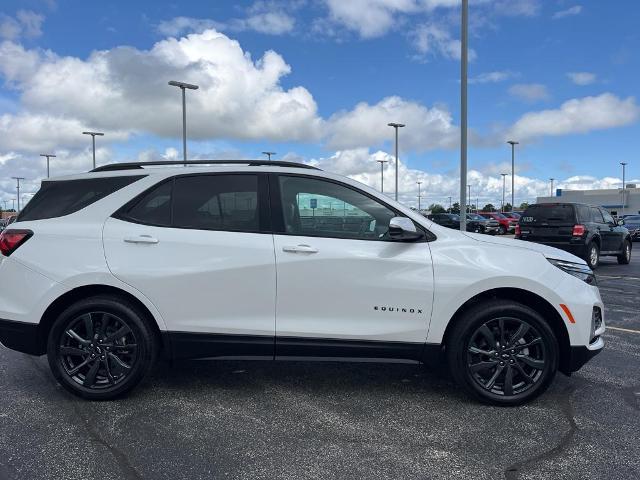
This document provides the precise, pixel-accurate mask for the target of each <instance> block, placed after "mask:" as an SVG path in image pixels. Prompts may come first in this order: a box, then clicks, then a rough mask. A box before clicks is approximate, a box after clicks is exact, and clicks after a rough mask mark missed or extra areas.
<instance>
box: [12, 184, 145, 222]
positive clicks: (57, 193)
mask: <svg viewBox="0 0 640 480" xmlns="http://www.w3.org/2000/svg"><path fill="white" fill-rule="evenodd" d="M143 177H144V175H136V176H124V177H102V178H89V179H82V180H62V181H44V182H42V187H40V190H39V191H38V193H36V194H35V196H34V197H33V198H32V199H31V201H30V202H29V203H28V204H27V205H26V206H25V207H24V209H23V210H22V212H21V213H20V215H19V216H18V221H21V222H22V221H28V220H43V219H46V218H56V217H63V216H65V215H70V214H72V213H75V212H77V211H79V210H81V209H83V208H84V207H87V206H89V205H91V204H92V203H95V202H97V201H98V200H100V199H102V198H104V197H106V196H107V195H111V194H112V193H113V192H116V191H118V190H120V189H121V188H123V187H126V186H127V185H130V184H132V183H133V182H135V181H137V180H140V179H141V178H143Z"/></svg>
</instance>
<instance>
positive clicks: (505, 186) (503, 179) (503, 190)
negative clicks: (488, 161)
mask: <svg viewBox="0 0 640 480" xmlns="http://www.w3.org/2000/svg"><path fill="white" fill-rule="evenodd" d="M500 175H502V208H501V209H500V211H501V212H503V213H504V193H505V190H506V189H507V175H509V174H508V173H501V174H500Z"/></svg>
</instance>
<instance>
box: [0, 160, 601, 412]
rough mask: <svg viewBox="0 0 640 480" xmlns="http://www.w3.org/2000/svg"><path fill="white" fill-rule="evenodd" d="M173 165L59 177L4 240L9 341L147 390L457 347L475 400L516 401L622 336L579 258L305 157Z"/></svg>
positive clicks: (107, 384) (0, 310) (110, 386)
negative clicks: (481, 230)
mask: <svg viewBox="0 0 640 480" xmlns="http://www.w3.org/2000/svg"><path fill="white" fill-rule="evenodd" d="M164 163H171V162H153V163H145V164H140V163H133V164H115V165H108V166H105V167H101V168H98V169H96V170H94V171H93V172H90V173H87V174H82V175H73V176H68V177H62V178H57V179H52V180H47V181H44V182H43V183H42V188H41V189H40V191H39V192H38V193H37V194H36V195H35V197H33V199H32V200H31V201H30V202H29V204H28V205H27V206H26V207H25V208H24V210H23V211H22V213H21V214H20V216H19V217H18V220H17V222H16V223H15V224H13V225H11V226H10V228H8V229H7V230H5V231H4V232H2V234H1V237H0V250H1V252H2V255H0V276H1V278H2V289H1V290H0V318H1V319H2V320H0V341H2V343H3V344H4V345H5V346H7V347H9V348H12V349H15V350H18V351H21V352H26V353H29V354H32V355H44V354H45V353H46V354H47V355H48V359H49V364H50V366H51V370H52V372H53V375H54V376H55V377H56V379H57V380H58V381H59V382H60V384H61V385H62V386H64V387H65V388H66V389H68V390H69V391H71V392H72V393H75V394H77V395H79V396H82V397H84V398H88V399H109V398H113V397H115V396H118V395H121V394H123V393H125V392H127V391H129V390H131V389H132V388H133V387H134V386H135V385H136V384H137V383H138V382H140V380H141V379H142V378H143V377H144V376H145V374H146V373H147V372H148V371H149V369H150V368H151V366H152V365H153V363H154V361H155V360H156V358H157V357H158V355H161V356H163V357H165V358H169V359H186V358H229V357H236V358H237V357H245V358H246V357H252V358H262V359H276V360H277V359H283V358H289V359H290V358H297V359H320V358H322V359H331V360H338V359H340V360H358V361H363V360H369V361H407V362H425V363H429V362H430V361H431V360H434V361H435V360H437V359H438V358H440V357H441V356H442V357H443V358H446V360H447V362H448V364H449V366H450V369H451V372H452V374H453V376H454V377H455V379H456V380H457V382H459V384H460V385H461V386H462V387H464V388H465V389H466V390H467V392H469V393H470V394H472V395H474V396H475V397H476V398H478V399H480V400H482V401H485V402H490V403H494V404H501V405H514V404H521V403H523V402H525V401H528V400H530V399H532V398H533V397H535V396H536V395H538V394H540V393H542V392H543V391H544V390H545V389H546V388H547V387H548V386H549V384H550V382H551V381H552V379H553V377H554V375H555V373H556V371H557V370H560V371H561V372H564V373H566V374H569V373H571V372H573V371H575V370H577V369H578V368H580V367H581V366H582V365H583V364H584V363H585V362H586V361H587V360H588V359H589V358H591V357H592V356H593V355H595V354H596V353H598V352H599V351H600V350H601V349H602V347H603V345H604V343H603V340H602V338H601V335H602V334H603V332H604V321H603V305H602V301H601V299H600V294H599V292H598V288H597V287H596V286H595V279H594V276H593V272H591V270H590V269H589V268H588V267H587V266H586V264H585V262H584V261H583V260H581V259H579V258H577V257H575V256H573V255H571V254H569V253H566V252H564V251H561V250H557V249H555V248H550V247H545V246H542V245H537V244H532V243H529V242H522V241H519V240H508V239H499V238H493V237H488V236H485V235H477V234H473V233H462V232H459V231H456V230H452V229H448V228H443V227H441V226H438V225H436V224H435V223H432V222H431V221H429V220H428V219H426V218H425V217H423V216H422V215H419V214H417V213H416V212H413V211H412V210H410V209H409V208H407V207H405V206H403V205H401V204H399V203H397V202H394V201H393V200H391V199H390V198H388V197H387V196H385V195H383V194H380V193H378V192H377V191H375V190H373V189H372V188H369V187H367V186H365V185H362V184H360V183H358V182H355V181H353V180H351V179H348V178H344V177H341V176H338V175H333V174H330V173H327V172H323V171H321V170H318V169H315V168H313V167H309V166H305V165H301V164H293V163H287V162H270V163H265V162H260V161H246V162H240V161H229V162H221V161H217V162H189V164H190V167H189V168H184V167H183V166H175V162H174V164H173V165H174V166H173V167H172V166H165V165H162V164H164ZM205 164H206V165H205ZM150 165H162V167H161V168H157V167H156V168H149V166H150ZM195 165H197V166H195Z"/></svg>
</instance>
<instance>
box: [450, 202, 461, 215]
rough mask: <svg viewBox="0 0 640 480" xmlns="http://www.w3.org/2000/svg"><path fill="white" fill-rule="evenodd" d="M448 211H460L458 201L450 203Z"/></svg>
mask: <svg viewBox="0 0 640 480" xmlns="http://www.w3.org/2000/svg"><path fill="white" fill-rule="evenodd" d="M449 213H460V204H459V203H458V202H455V203H454V204H453V205H451V208H450V209H449Z"/></svg>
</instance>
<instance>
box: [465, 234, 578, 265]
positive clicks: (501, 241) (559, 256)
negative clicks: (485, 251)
mask: <svg viewBox="0 0 640 480" xmlns="http://www.w3.org/2000/svg"><path fill="white" fill-rule="evenodd" d="M460 233H461V234H462V235H465V236H467V237H469V238H471V239H473V240H477V241H478V242H484V243H491V244H493V245H502V246H505V247H511V248H523V249H525V250H533V251H534V252H538V253H541V254H542V255H544V256H545V257H547V258H555V259H556V260H565V261H567V262H573V263H582V264H585V265H586V262H585V261H584V260H583V259H581V258H580V257H576V256H575V255H573V254H571V253H569V252H565V251H564V250H560V249H559V248H554V247H549V246H547V245H542V244H540V243H533V242H527V241H524V240H516V239H514V238H499V237H490V236H487V235H482V234H478V233H469V232H460Z"/></svg>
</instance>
